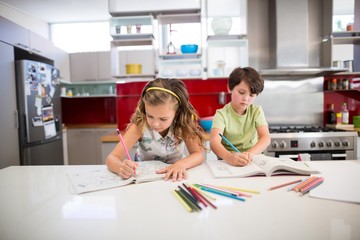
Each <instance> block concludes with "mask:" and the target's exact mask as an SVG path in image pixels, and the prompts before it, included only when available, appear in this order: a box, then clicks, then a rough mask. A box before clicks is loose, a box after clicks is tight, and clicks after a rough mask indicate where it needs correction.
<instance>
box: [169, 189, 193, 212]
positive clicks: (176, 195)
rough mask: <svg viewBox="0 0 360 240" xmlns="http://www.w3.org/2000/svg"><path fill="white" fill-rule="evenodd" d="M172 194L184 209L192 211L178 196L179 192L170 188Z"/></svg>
mask: <svg viewBox="0 0 360 240" xmlns="http://www.w3.org/2000/svg"><path fill="white" fill-rule="evenodd" d="M172 192H173V194H174V195H175V197H176V198H177V199H179V201H180V202H181V204H182V205H183V206H184V207H185V209H186V210H188V211H189V212H192V209H191V208H190V207H189V205H187V204H186V202H185V201H184V200H183V199H182V198H181V197H180V196H179V194H178V193H177V192H176V191H175V190H172Z"/></svg>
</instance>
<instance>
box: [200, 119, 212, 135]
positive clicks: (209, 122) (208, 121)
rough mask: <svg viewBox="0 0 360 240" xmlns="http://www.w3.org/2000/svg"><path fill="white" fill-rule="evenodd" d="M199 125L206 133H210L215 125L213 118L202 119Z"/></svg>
mask: <svg viewBox="0 0 360 240" xmlns="http://www.w3.org/2000/svg"><path fill="white" fill-rule="evenodd" d="M199 123H200V126H201V127H202V128H203V129H204V130H205V131H206V132H210V130H211V127H212V123H213V117H206V118H200V120H199Z"/></svg>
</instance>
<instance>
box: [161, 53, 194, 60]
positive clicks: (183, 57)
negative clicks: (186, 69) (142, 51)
mask: <svg viewBox="0 0 360 240" xmlns="http://www.w3.org/2000/svg"><path fill="white" fill-rule="evenodd" d="M159 57H160V58H161V59H163V60H170V61H188V60H193V59H200V58H201V54H200V53H194V54H192V53H188V54H166V55H159Z"/></svg>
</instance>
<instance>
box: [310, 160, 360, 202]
mask: <svg viewBox="0 0 360 240" xmlns="http://www.w3.org/2000/svg"><path fill="white" fill-rule="evenodd" d="M318 163H319V162H316V161H312V162H310V164H311V166H313V167H316V168H318V169H320V170H321V173H322V174H321V176H323V177H324V179H325V180H324V182H323V183H322V184H321V185H319V186H318V187H316V188H314V189H313V190H311V191H310V193H309V196H310V197H315V198H323V199H330V200H337V201H344V202H352V203H360V191H359V189H360V164H359V163H354V162H347V161H333V162H330V163H326V165H323V164H320V163H321V162H320V163H319V164H318Z"/></svg>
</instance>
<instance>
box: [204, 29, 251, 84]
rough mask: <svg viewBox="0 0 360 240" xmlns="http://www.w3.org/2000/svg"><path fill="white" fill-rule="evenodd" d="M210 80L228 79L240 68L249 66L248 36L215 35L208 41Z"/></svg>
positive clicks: (208, 73)
mask: <svg viewBox="0 0 360 240" xmlns="http://www.w3.org/2000/svg"><path fill="white" fill-rule="evenodd" d="M206 65H207V69H208V72H207V76H208V78H214V77H215V78H218V77H228V76H229V74H230V73H231V71H232V70H233V69H234V68H236V67H239V66H242V67H245V66H249V52H248V40H247V37H246V35H222V36H219V35H213V36H209V37H208V39H207V64H206Z"/></svg>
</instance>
